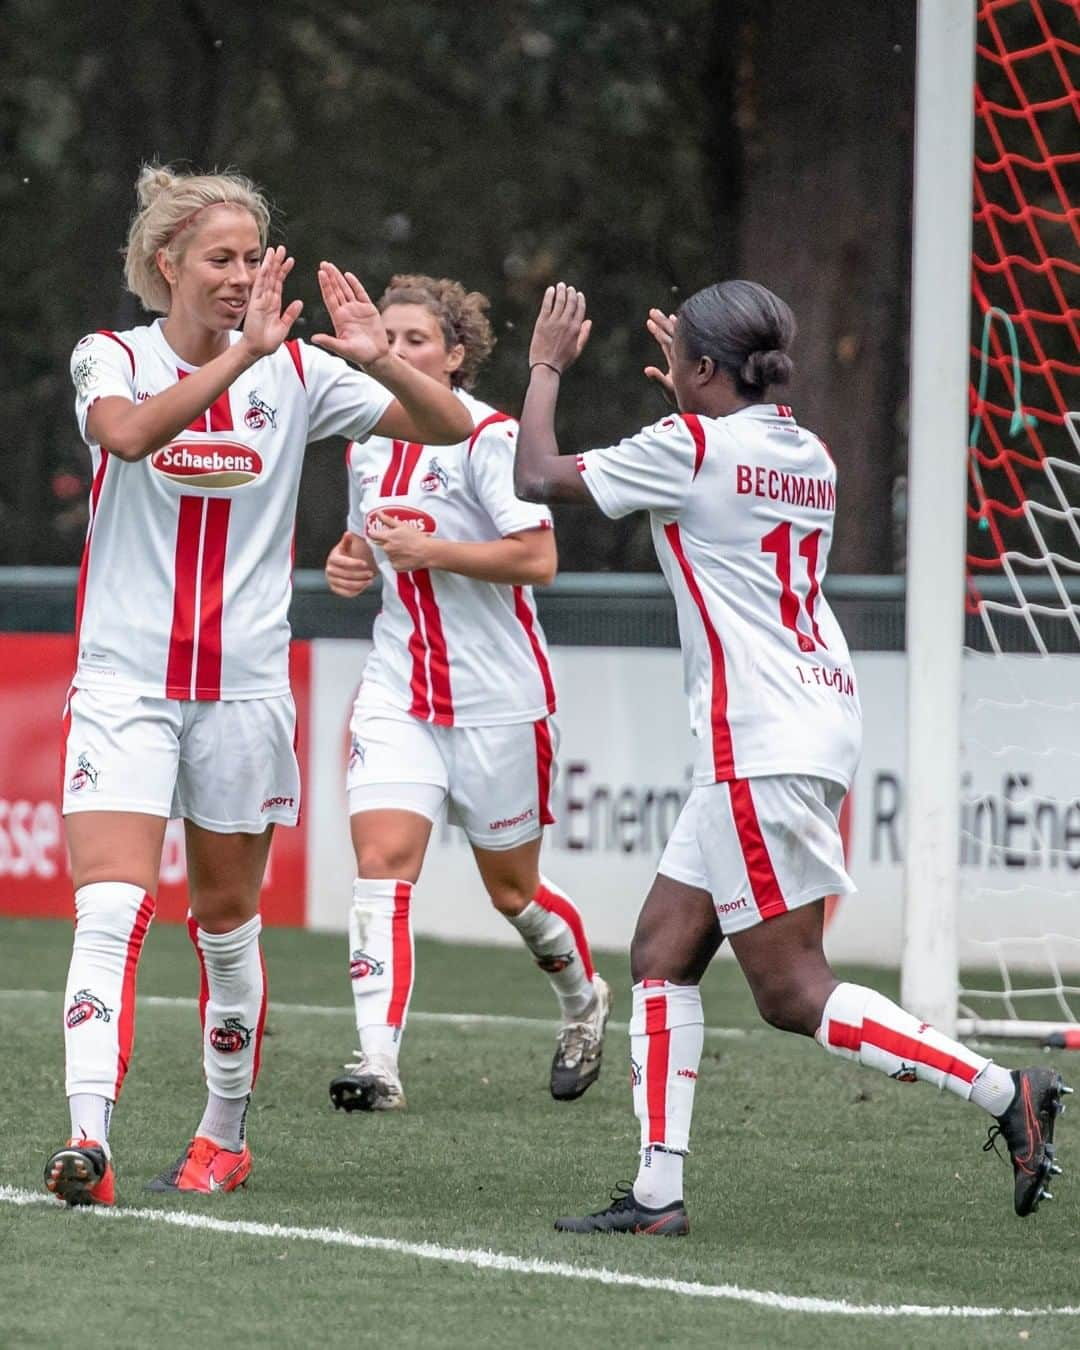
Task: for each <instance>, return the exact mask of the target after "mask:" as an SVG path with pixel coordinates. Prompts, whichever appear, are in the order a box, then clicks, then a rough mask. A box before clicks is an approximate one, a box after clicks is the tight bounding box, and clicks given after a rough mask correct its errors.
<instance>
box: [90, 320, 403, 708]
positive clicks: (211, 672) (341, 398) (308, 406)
mask: <svg viewBox="0 0 1080 1350" xmlns="http://www.w3.org/2000/svg"><path fill="white" fill-rule="evenodd" d="M239 337H240V335H239V334H238V333H237V334H233V341H238V340H239ZM193 369H195V367H192V366H190V365H188V364H187V363H186V362H184V361H182V360H181V359H180V358H179V357H178V356H177V355H176V353H175V352H174V351H173V350H172V349H171V348H170V347H169V345H168V343H167V342H166V340H165V337H164V334H163V332H162V325H161V321H160V320H159V321H158V322H156V323H152V324H149V325H147V326H146V327H143V328H134V329H131V330H130V331H128V332H124V333H107V332H99V333H92V334H90V335H89V336H88V337H84V338H83V339H82V340H81V341H80V342H79V343H78V345H77V346H76V348H75V351H74V352H73V353H72V358H71V376H72V380H73V381H74V384H75V395H76V397H75V410H76V415H77V417H78V422H79V431H80V432H81V433H82V435H83V438H84V440H87V443H88V445H89V446H90V456H91V462H92V469H93V487H92V488H91V493H90V524H89V527H88V530H87V535H86V545H85V548H84V551H83V560H82V569H81V572H80V575H79V595H78V607H77V620H76V622H77V632H78V665H77V667H76V672H75V678H74V683H75V684H76V685H77V686H79V687H82V688H90V687H98V688H109V689H125V690H129V691H132V692H135V693H140V694H147V695H151V696H156V697H159V698H160V697H165V698H177V699H245V698H269V697H273V696H274V695H277V694H284V693H287V692H288V689H289V671H288V651H289V624H288V608H289V599H290V596H291V593H292V548H293V524H294V517H295V514H296V496H297V491H298V488H299V483H300V469H301V466H302V464H303V459H304V448H305V446H306V445H307V443H308V441H311V440H317V439H318V438H319V437H321V436H329V435H334V434H337V435H343V436H352V437H362V436H365V435H367V434H368V433H369V432H370V430H371V428H372V427H373V426H374V425H375V423H376V422H378V420H379V418H380V417H381V416H382V414H383V412H384V411H385V410H386V408H387V406H388V405H389V403H390V402H391V401H392V398H391V395H390V393H389V392H388V391H387V390H386V389H384V388H383V387H382V385H380V384H378V383H377V382H376V381H375V380H373V379H371V378H370V376H368V375H365V374H363V373H362V372H361V371H358V370H354V369H353V368H352V367H351V366H349V365H348V363H347V362H345V361H342V360H341V359H340V358H339V357H336V356H331V355H330V354H329V353H327V352H322V351H320V350H319V349H318V348H317V347H311V346H308V345H307V344H306V343H304V342H298V341H289V342H287V343H286V344H285V345H284V346H282V347H281V348H279V349H278V351H276V352H274V353H273V355H271V356H264V357H263V358H262V359H261V360H260V361H257V362H256V363H255V364H254V365H253V366H251V367H250V369H248V370H247V371H245V372H244V374H243V375H241V376H240V377H239V378H238V379H237V380H236V382H235V383H234V384H233V385H231V386H230V388H228V389H227V390H226V391H225V392H224V393H223V394H222V395H221V396H220V397H219V398H218V399H217V400H216V402H215V403H214V404H213V406H212V407H211V408H210V409H208V411H207V412H205V413H203V414H202V415H201V416H200V417H198V418H196V419H195V421H194V423H193V424H192V425H191V427H190V428H189V429H188V430H187V431H186V432H184V433H182V434H181V435H179V436H175V437H174V438H173V439H172V440H171V441H170V442H169V444H168V445H165V446H163V447H162V448H161V449H160V450H156V451H155V452H154V453H153V454H151V455H148V456H147V457H146V458H145V459H141V460H139V461H137V462H136V463H129V462H126V461H124V460H122V459H119V458H117V457H116V456H115V455H110V454H109V451H108V448H107V447H104V446H99V445H96V444H94V443H93V441H91V440H89V439H88V437H87V430H86V419H87V415H88V413H89V411H90V409H91V408H92V407H93V405H94V403H95V402H96V401H97V400H98V399H101V398H109V397H114V396H115V397H119V398H126V399H130V400H132V401H133V402H141V401H142V400H144V399H148V398H151V397H152V396H153V395H154V394H160V393H162V392H163V391H164V390H165V389H167V388H168V387H169V386H170V385H172V384H175V383H176V381H177V380H181V379H183V378H184V376H185V375H187V374H189V373H190V372H191V371H192V370H193Z"/></svg>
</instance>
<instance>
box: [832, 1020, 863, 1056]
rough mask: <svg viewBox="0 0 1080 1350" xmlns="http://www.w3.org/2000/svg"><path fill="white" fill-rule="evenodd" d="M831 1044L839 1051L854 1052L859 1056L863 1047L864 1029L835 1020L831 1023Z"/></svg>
mask: <svg viewBox="0 0 1080 1350" xmlns="http://www.w3.org/2000/svg"><path fill="white" fill-rule="evenodd" d="M829 1044H830V1045H835V1046H836V1047H837V1049H839V1050H854V1051H855V1053H856V1054H858V1052H859V1050H860V1049H861V1047H862V1028H861V1027H853V1026H852V1025H851V1024H850V1023H849V1022H837V1021H835V1020H834V1021H832V1022H830V1023H829Z"/></svg>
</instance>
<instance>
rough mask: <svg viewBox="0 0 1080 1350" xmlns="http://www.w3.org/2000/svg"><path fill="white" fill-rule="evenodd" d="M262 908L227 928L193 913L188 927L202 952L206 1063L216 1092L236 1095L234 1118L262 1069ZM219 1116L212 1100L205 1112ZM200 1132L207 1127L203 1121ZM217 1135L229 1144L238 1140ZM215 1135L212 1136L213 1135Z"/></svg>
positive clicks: (232, 1132) (228, 1096)
mask: <svg viewBox="0 0 1080 1350" xmlns="http://www.w3.org/2000/svg"><path fill="white" fill-rule="evenodd" d="M261 932H262V919H261V918H260V917H259V915H258V914H256V915H255V917H254V918H252V919H248V921H247V922H246V923H242V924H241V925H240V926H239V928H234V929H232V931H231V932H228V933H208V932H206V930H205V929H203V928H200V927H199V926H198V924H197V923H196V922H195V920H194V919H193V918H189V919H188V933H189V935H190V937H191V940H192V942H193V943H194V944H195V950H196V951H197V952H198V954H199V963H200V965H201V967H202V989H201V991H200V996H199V1011H200V1013H201V1015H202V1026H203V1068H204V1070H205V1072H206V1086H207V1088H208V1089H209V1091H210V1094H211V1095H212V1096H216V1097H218V1098H220V1099H225V1100H229V1101H232V1102H233V1103H234V1107H233V1117H232V1118H233V1119H235V1113H236V1112H239V1113H240V1116H241V1119H242V1114H243V1109H244V1107H245V1105H246V1102H247V1099H248V1097H249V1096H250V1095H251V1089H252V1088H253V1087H254V1085H255V1079H256V1078H257V1077H258V1073H259V1058H260V1051H261V1049H262V1034H263V1024H264V1022H265V1021H266V971H265V968H264V966H263V960H262V951H261V949H260V946H259V934H260V933H261ZM208 1117H210V1118H219V1117H215V1111H214V1109H213V1107H212V1105H208V1106H207V1114H206V1115H205V1116H204V1117H203V1120H204V1122H205V1121H206V1120H207V1118H208ZM198 1132H199V1133H200V1134H202V1133H204V1132H205V1131H204V1130H203V1128H202V1126H201V1125H200V1127H199V1131H198ZM228 1133H230V1135H232V1138H231V1139H230V1140H221V1139H219V1140H217V1142H218V1143H221V1144H223V1145H224V1146H225V1147H230V1146H231V1144H232V1143H234V1142H236V1136H235V1127H233V1126H230V1127H229V1128H228ZM211 1137H213V1136H212V1135H211Z"/></svg>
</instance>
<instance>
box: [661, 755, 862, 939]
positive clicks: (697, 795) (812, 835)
mask: <svg viewBox="0 0 1080 1350" xmlns="http://www.w3.org/2000/svg"><path fill="white" fill-rule="evenodd" d="M844 795H845V789H844V788H843V787H841V786H840V784H839V783H832V782H829V781H827V780H826V779H824V778H810V777H806V776H802V775H793V774H781V775H776V776H771V777H767V778H738V779H734V780H733V781H731V782H729V783H711V784H708V785H707V786H705V787H695V788H694V789H693V790H692V791H691V793H690V796H689V797H688V799H687V801H686V805H685V806H684V807H683V809H682V812H681V814H680V815H679V819H678V820H677V821H676V822H675V828H674V830H672V832H671V837H670V839H669V840H668V842H667V847H666V848H665V849H664V852H663V855H662V856H661V858H660V862H659V864H658V865H657V871H658V872H660V873H662V874H663V875H664V876H666V877H672V878H674V880H676V881H682V882H684V883H685V884H686V885H687V886H697V887H699V888H700V889H701V890H705V891H708V892H709V893H710V894H711V895H712V898H713V904H714V905H715V907H716V917H717V919H718V920H719V922H720V927H721V928H722V929H723V931H724V932H725V933H738V932H740V931H741V930H742V929H744V928H751V927H753V925H754V924H756V923H761V922H762V921H763V920H765V919H772V918H775V917H776V916H777V915H778V914H784V913H786V911H787V910H789V909H796V908H797V907H798V906H799V905H805V904H808V903H809V902H810V901H812V900H820V899H821V898H822V897H823V896H826V895H847V894H849V893H850V892H851V891H853V890H854V889H855V884H854V882H853V881H852V880H851V878H850V877H849V876H848V874H847V869H846V867H845V865H844V844H843V840H842V839H841V837H840V824H839V815H840V806H841V803H842V802H843V800H844Z"/></svg>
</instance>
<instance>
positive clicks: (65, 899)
mask: <svg viewBox="0 0 1080 1350" xmlns="http://www.w3.org/2000/svg"><path fill="white" fill-rule="evenodd" d="M290 666H291V676H292V686H293V696H294V698H295V700H296V714H297V737H298V741H299V755H300V772H301V777H302V781H303V783H304V791H305V794H306V787H307V781H308V739H309V730H310V727H311V652H310V647H309V645H308V644H307V643H305V642H294V643H293V646H292V653H291V661H290ZM74 668H75V639H74V637H72V636H71V635H70V634H62V635H58V634H27V635H20V634H13V633H5V634H0V914H9V915H20V916H24V917H35V918H68V917H70V916H71V915H72V914H73V912H74V911H73V906H72V895H71V878H70V874H69V869H68V858H67V849H66V847H65V845H64V826H63V821H62V819H61V816H60V769H61V765H60V737H61V725H60V723H61V716H62V713H63V710H64V700H65V698H66V696H67V691H68V687H69V685H70V683H71V672H72V671H73V670H74ZM306 835H307V831H306V827H305V824H304V816H303V814H301V818H300V824H299V825H298V826H297V827H296V829H294V830H289V829H284V828H279V829H277V830H276V831H275V834H274V842H273V846H272V847H271V850H270V862H269V866H268V868H267V876H266V882H265V884H264V886H263V894H262V913H263V920H264V922H267V923H276V924H297V925H302V924H303V923H304V921H305V915H306V890H307V864H306ZM122 879H123V878H118V880H122ZM157 902H158V907H157V919H158V921H159V922H160V921H164V922H166V923H169V922H179V921H182V920H183V919H184V917H185V915H186V914H187V868H186V865H185V860H184V827H183V823H182V822H181V821H178V820H174V821H170V822H169V826H168V829H167V831H166V836H165V848H164V852H163V854H162V859H161V877H160V883H159V886H158V894H157Z"/></svg>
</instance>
